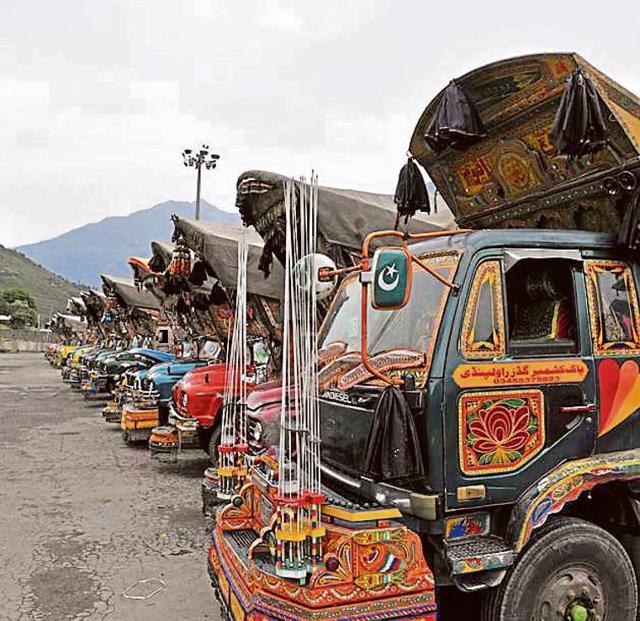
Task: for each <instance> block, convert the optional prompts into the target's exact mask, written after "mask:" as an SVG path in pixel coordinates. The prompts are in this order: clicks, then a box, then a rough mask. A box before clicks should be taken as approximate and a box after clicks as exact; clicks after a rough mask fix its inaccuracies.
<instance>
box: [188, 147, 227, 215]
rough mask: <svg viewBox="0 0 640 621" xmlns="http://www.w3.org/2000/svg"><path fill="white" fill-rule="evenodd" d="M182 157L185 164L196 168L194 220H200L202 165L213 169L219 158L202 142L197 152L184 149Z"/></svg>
mask: <svg viewBox="0 0 640 621" xmlns="http://www.w3.org/2000/svg"><path fill="white" fill-rule="evenodd" d="M182 159H183V162H184V165H185V166H191V167H193V168H195V169H196V170H197V180H196V220H200V184H201V180H202V167H203V166H204V167H205V168H206V169H209V170H213V169H214V168H215V167H216V164H217V163H218V160H219V159H220V156H219V155H217V154H216V153H210V152H209V145H206V144H203V145H202V147H201V148H200V150H199V151H198V152H197V153H194V152H193V150H192V149H185V150H184V151H183V152H182Z"/></svg>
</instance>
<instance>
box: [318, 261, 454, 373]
mask: <svg viewBox="0 0 640 621" xmlns="http://www.w3.org/2000/svg"><path fill="white" fill-rule="evenodd" d="M420 258H421V259H422V260H423V261H424V262H426V263H427V265H428V266H429V267H431V268H432V269H434V270H436V271H437V272H438V273H439V274H441V275H442V276H444V277H445V278H447V279H449V280H451V279H452V278H453V275H454V273H455V268H456V266H457V263H458V255H457V254H456V253H451V252H449V253H447V254H444V253H442V254H435V255H434V254H431V255H423V256H421V257H420ZM448 293H449V287H447V286H446V285H443V284H442V283H441V282H440V281H438V280H437V279H436V278H434V277H433V276H432V275H431V274H429V273H428V272H426V271H425V270H423V269H422V268H420V267H419V266H417V265H414V267H413V285H412V288H411V296H410V298H409V302H408V303H407V305H406V306H404V307H403V308H401V309H398V310H393V311H389V310H376V309H374V308H372V306H371V304H369V305H368V317H367V321H368V339H367V341H368V351H369V354H370V355H375V354H378V353H382V352H385V351H389V350H391V349H410V350H413V351H416V352H420V353H424V354H426V355H427V361H429V360H430V358H431V348H432V347H433V343H434V342H435V335H436V334H437V331H438V326H439V322H440V316H441V314H442V309H443V308H444V304H445V302H446V300H447V296H448ZM360 295H361V284H360V281H359V278H358V276H357V275H355V276H352V277H350V278H349V279H348V280H346V281H345V282H344V284H343V285H342V287H341V289H340V290H339V291H338V293H337V295H336V299H335V300H334V302H333V305H332V307H331V309H330V311H329V314H328V315H327V318H326V319H325V322H324V324H323V327H322V331H321V334H320V338H319V343H318V345H319V349H320V350H322V349H323V348H325V347H328V346H329V345H333V344H336V343H337V344H346V351H347V352H359V351H360V327H361V320H360Z"/></svg>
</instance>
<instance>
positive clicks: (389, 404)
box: [365, 386, 424, 484]
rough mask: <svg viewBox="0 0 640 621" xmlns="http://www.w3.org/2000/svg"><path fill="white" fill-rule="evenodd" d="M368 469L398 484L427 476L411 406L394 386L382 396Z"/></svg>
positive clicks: (369, 442) (370, 440)
mask: <svg viewBox="0 0 640 621" xmlns="http://www.w3.org/2000/svg"><path fill="white" fill-rule="evenodd" d="M365 468H366V470H367V471H368V473H369V474H370V476H372V477H373V478H374V479H377V480H383V481H387V482H395V483H398V484H400V483H411V482H417V481H419V480H421V479H423V478H424V464H423V461H422V451H421V450H420V440H419V438H418V432H417V430H416V425H415V422H414V420H413V415H412V413H411V409H410V408H409V405H408V404H407V400H406V399H405V398H404V395H403V394H402V392H401V391H400V390H399V389H398V388H396V387H395V386H389V387H388V388H385V390H384V392H383V393H382V395H381V396H380V399H379V401H378V405H377V406H376V411H375V412H374V415H373V424H372V426H371V431H370V432H369V437H368V439H367V452H366V455H365Z"/></svg>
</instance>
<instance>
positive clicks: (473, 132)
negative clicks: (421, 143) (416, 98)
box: [424, 81, 487, 153]
mask: <svg viewBox="0 0 640 621" xmlns="http://www.w3.org/2000/svg"><path fill="white" fill-rule="evenodd" d="M486 135H487V131H486V129H485V127H484V124H483V122H482V119H481V118H480V115H479V114H478V110H477V109H476V107H475V105H474V104H473V102H472V101H471V100H470V99H469V97H467V94H466V93H465V92H464V90H462V88H461V87H460V86H458V85H457V84H456V83H455V82H454V81H452V82H451V83H450V84H449V86H447V88H446V89H445V91H444V94H443V95H442V97H441V99H440V102H439V103H438V108H437V109H436V113H435V115H434V117H433V120H432V121H431V123H430V125H429V127H428V128H427V131H426V133H425V135H424V137H425V140H426V141H427V144H428V145H429V146H430V147H431V148H432V149H433V150H434V151H435V152H436V153H440V152H441V151H444V150H445V149H446V148H447V147H452V148H454V149H466V148H467V147H468V146H470V145H472V144H473V143H475V142H478V140H480V139H482V138H484V137H485V136H486Z"/></svg>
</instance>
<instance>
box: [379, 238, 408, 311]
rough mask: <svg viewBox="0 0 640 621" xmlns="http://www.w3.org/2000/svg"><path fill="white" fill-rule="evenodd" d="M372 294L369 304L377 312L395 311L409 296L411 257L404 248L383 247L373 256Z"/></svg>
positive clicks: (403, 304)
mask: <svg viewBox="0 0 640 621" xmlns="http://www.w3.org/2000/svg"><path fill="white" fill-rule="evenodd" d="M372 265H373V268H372V270H371V277H372V280H373V283H372V285H373V294H372V296H371V304H372V306H373V308H375V309H377V310H397V309H399V308H402V307H403V306H405V305H406V304H407V302H408V301H409V296H410V295H411V256H410V254H409V251H408V250H406V249H405V248H398V247H383V248H378V249H377V250H376V251H375V253H374V254H373V260H372Z"/></svg>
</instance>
